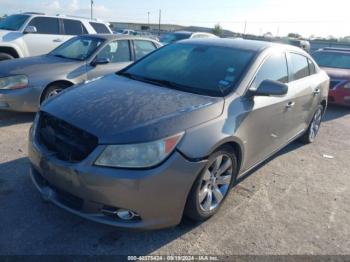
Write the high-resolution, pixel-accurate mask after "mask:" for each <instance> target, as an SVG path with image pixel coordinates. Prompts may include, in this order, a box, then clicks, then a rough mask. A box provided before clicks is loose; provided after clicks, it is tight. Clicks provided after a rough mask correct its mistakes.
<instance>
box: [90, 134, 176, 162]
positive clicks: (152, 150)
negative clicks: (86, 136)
mask: <svg viewBox="0 0 350 262" xmlns="http://www.w3.org/2000/svg"><path fill="white" fill-rule="evenodd" d="M182 135H183V133H181V134H177V135H174V136H171V137H168V138H165V139H160V140H157V141H153V142H149V143H140V144H132V145H131V144H130V145H109V146H107V147H106V148H105V150H104V151H103V152H102V154H101V155H100V156H99V157H98V158H97V160H96V161H95V165H98V166H108V167H121V168H147V167H152V166H155V165H158V164H159V163H161V162H162V161H163V160H164V159H165V158H166V157H167V156H169V155H170V154H171V152H173V150H174V149H175V147H176V145H177V144H178V143H179V142H180V139H181V137H182Z"/></svg>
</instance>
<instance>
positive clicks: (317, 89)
mask: <svg viewBox="0 0 350 262" xmlns="http://www.w3.org/2000/svg"><path fill="white" fill-rule="evenodd" d="M313 93H314V95H319V94H320V93H321V89H319V88H316V89H315V90H314V92H313Z"/></svg>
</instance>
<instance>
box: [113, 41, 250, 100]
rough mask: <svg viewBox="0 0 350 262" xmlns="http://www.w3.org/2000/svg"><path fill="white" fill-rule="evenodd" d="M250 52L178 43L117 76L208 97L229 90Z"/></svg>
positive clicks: (222, 93) (240, 74)
mask: <svg viewBox="0 0 350 262" xmlns="http://www.w3.org/2000/svg"><path fill="white" fill-rule="evenodd" d="M253 57H254V52H251V51H247V50H239V49H233V48H227V47H218V46H206V45H195V44H187V43H186V44H185V43H178V44H173V45H169V46H166V47H163V48H161V49H159V50H158V51H156V52H154V53H152V54H151V55H149V56H147V57H145V58H144V59H142V60H140V61H139V62H137V63H135V64H134V65H132V66H131V67H129V68H127V69H125V70H122V71H121V72H119V74H120V75H124V76H125V77H129V78H132V79H135V80H138V81H143V82H148V83H152V84H156V85H160V86H164V87H167V88H173V89H178V90H182V91H185V92H191V93H197V94H202V95H209V96H224V95H226V94H228V93H229V92H230V91H232V90H233V89H234V88H235V87H236V84H237V83H238V81H239V80H240V78H241V77H242V75H243V74H244V72H245V70H246V69H247V67H248V65H249V64H250V62H251V61H252V59H253Z"/></svg>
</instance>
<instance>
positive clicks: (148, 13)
mask: <svg viewBox="0 0 350 262" xmlns="http://www.w3.org/2000/svg"><path fill="white" fill-rule="evenodd" d="M147 15H148V27H149V15H150V12H147Z"/></svg>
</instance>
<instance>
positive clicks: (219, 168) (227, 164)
mask: <svg viewBox="0 0 350 262" xmlns="http://www.w3.org/2000/svg"><path fill="white" fill-rule="evenodd" d="M237 172H238V170H237V157H236V155H235V154H234V153H233V150H232V149H231V148H230V147H223V148H222V149H220V150H218V151H216V152H215V153H213V154H212V155H211V156H210V157H209V160H208V163H207V165H206V167H205V168H204V170H203V171H202V173H201V175H200V176H199V177H198V178H197V179H196V181H195V183H194V184H193V186H192V189H191V191H190V194H189V196H188V199H187V203H186V207H185V215H186V216H187V217H189V218H191V219H193V220H196V221H204V220H206V219H208V218H210V217H211V216H213V215H214V214H215V213H216V212H217V211H218V209H219V208H220V206H221V205H222V203H223V202H224V200H225V198H226V197H227V195H228V193H229V191H230V189H231V188H232V184H233V182H234V180H235V179H236V176H237Z"/></svg>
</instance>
